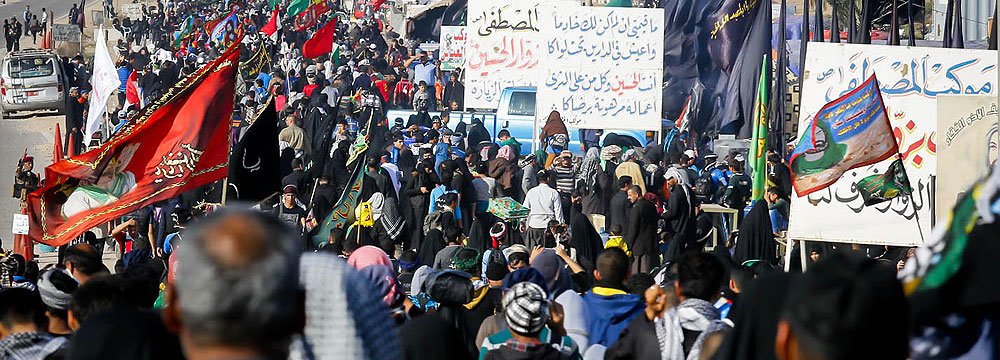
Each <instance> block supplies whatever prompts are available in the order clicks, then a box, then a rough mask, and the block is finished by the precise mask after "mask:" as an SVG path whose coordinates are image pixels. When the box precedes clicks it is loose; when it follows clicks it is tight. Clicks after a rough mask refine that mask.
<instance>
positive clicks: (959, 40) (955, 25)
mask: <svg viewBox="0 0 1000 360" xmlns="http://www.w3.org/2000/svg"><path fill="white" fill-rule="evenodd" d="M951 16H952V17H951V21H952V24H951V32H952V35H951V47H953V48H956V49H965V35H964V34H963V33H962V22H963V21H964V20H963V19H962V2H961V1H959V0H956V1H955V11H954V13H953V14H951Z"/></svg>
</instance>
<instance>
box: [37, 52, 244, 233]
mask: <svg viewBox="0 0 1000 360" xmlns="http://www.w3.org/2000/svg"><path fill="white" fill-rule="evenodd" d="M239 38H242V36H239ZM236 43H237V44H239V43H240V39H237V41H236ZM238 61H239V47H238V46H233V47H231V48H229V49H228V50H227V51H226V52H225V53H224V54H223V55H222V56H221V57H219V59H217V60H215V61H212V62H211V63H209V64H207V65H206V66H204V67H202V68H201V69H199V70H198V71H197V72H196V73H194V74H192V75H191V76H189V77H187V78H185V79H184V80H182V81H181V82H180V83H178V84H177V85H175V86H174V87H173V88H171V89H169V90H168V91H167V92H166V93H165V94H164V95H163V96H162V97H160V98H159V99H157V100H156V102H154V103H152V104H149V105H150V106H147V107H146V108H144V109H143V110H142V111H141V112H140V113H139V115H138V116H137V117H136V118H135V119H132V120H130V121H129V122H128V123H127V124H126V125H125V126H124V127H123V128H122V129H121V130H120V131H118V132H117V133H116V134H115V135H114V136H113V137H112V138H111V139H109V140H108V142H106V143H104V144H103V145H101V147H100V148H97V149H94V150H91V151H88V152H86V153H83V154H80V155H78V156H75V157H72V158H70V159H67V160H63V161H60V162H57V163H55V164H52V165H49V166H48V167H46V168H45V179H46V185H45V187H43V188H41V189H39V190H37V191H35V192H33V193H31V194H30V195H29V197H28V203H29V209H28V216H29V219H30V220H31V224H30V230H29V237H31V239H32V240H34V241H37V242H41V243H43V244H48V245H51V246H59V245H63V244H66V243H68V242H69V241H70V240H72V239H73V238H75V237H77V236H78V235H80V234H82V233H83V232H85V231H87V230H89V229H91V228H93V227H95V226H98V225H101V224H104V223H107V222H109V221H111V220H114V219H116V218H119V217H121V216H124V215H126V214H128V213H130V212H132V211H135V210H137V209H140V208H142V207H144V206H147V205H150V204H153V203H155V202H158V201H161V200H166V199H169V198H172V197H175V196H178V195H179V194H181V193H183V192H185V191H188V190H191V189H194V188H196V187H199V186H201V185H204V184H207V183H211V182H214V181H217V180H219V179H222V178H224V177H226V174H227V172H228V163H229V135H230V127H229V120H230V118H231V117H232V113H233V97H234V92H235V91H234V90H235V84H236V72H237V71H236V65H237V64H238Z"/></svg>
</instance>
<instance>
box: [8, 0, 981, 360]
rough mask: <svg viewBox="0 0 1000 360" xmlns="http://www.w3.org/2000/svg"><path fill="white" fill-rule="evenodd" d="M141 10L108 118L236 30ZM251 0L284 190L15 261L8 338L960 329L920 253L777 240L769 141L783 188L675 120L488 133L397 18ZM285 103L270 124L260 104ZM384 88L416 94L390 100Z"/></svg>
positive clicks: (364, 352)
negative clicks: (920, 289) (192, 27)
mask: <svg viewBox="0 0 1000 360" xmlns="http://www.w3.org/2000/svg"><path fill="white" fill-rule="evenodd" d="M144 11H145V14H144V19H142V20H140V19H128V18H125V19H124V20H123V21H121V22H118V21H117V20H116V22H115V23H116V26H117V27H118V28H119V29H121V30H122V32H123V33H125V34H127V36H125V38H124V39H122V40H121V41H120V42H119V43H118V46H117V50H118V52H119V54H121V55H120V58H119V59H118V69H119V71H118V74H119V77H120V78H121V80H122V87H121V88H120V89H119V102H118V106H117V109H116V110H115V111H112V112H111V113H110V118H111V121H110V124H112V125H114V126H116V127H117V126H120V124H121V123H123V122H124V121H127V119H129V118H130V117H131V116H134V115H135V113H136V112H137V111H138V104H131V103H130V101H129V100H128V99H126V98H125V92H126V86H127V85H126V84H128V83H129V81H133V82H134V83H135V84H136V85H137V87H138V88H139V89H140V90H141V97H142V98H143V100H142V101H141V102H142V103H151V102H152V100H153V99H155V98H156V97H158V96H159V95H160V94H163V93H164V92H166V91H167V90H168V89H170V88H171V87H172V86H174V84H176V83H177V82H178V81H179V79H182V78H183V77H185V76H187V75H189V74H191V73H193V72H194V71H195V70H196V69H197V68H198V67H199V66H200V65H203V64H205V63H206V62H208V61H210V60H211V59H213V58H215V57H217V56H218V55H219V54H220V53H221V52H222V51H223V50H224V47H225V46H228V45H229V44H232V43H233V42H234V41H235V40H236V39H238V37H237V34H236V32H235V31H233V32H229V33H224V34H223V35H222V36H221V37H218V38H214V37H213V36H214V34H212V33H210V32H209V31H202V32H198V31H195V32H193V34H192V35H190V36H187V37H186V38H183V39H175V38H174V33H175V31H178V30H179V29H178V26H179V25H180V24H181V23H182V22H183V21H182V20H184V19H187V18H189V17H193V18H195V19H196V20H195V23H203V22H206V21H208V20H211V19H216V18H222V17H225V16H226V15H227V14H229V13H230V9H228V8H223V7H222V4H221V3H219V4H205V3H202V2H170V3H161V6H157V7H155V8H149V9H146V10H144ZM238 13H239V14H240V17H239V25H240V28H242V29H243V30H244V37H243V38H242V39H243V40H242V43H241V44H237V45H236V46H240V47H241V49H242V50H244V51H243V52H242V55H241V60H246V61H248V62H250V61H251V59H252V58H254V57H255V54H265V55H266V56H264V57H263V58H264V59H267V60H266V61H262V62H260V63H258V64H256V65H252V66H247V67H246V70H243V69H244V67H243V66H241V74H240V79H239V82H238V85H237V94H238V99H237V106H236V107H237V108H236V109H235V113H234V116H233V124H232V125H233V133H234V134H235V135H236V136H234V139H233V141H234V142H236V141H238V140H239V138H240V136H241V135H245V134H246V133H247V131H249V130H248V129H249V128H250V127H251V126H252V124H254V123H255V122H256V121H269V120H271V121H276V122H277V123H278V124H277V125H278V126H279V127H280V132H279V133H278V135H277V140H278V141H277V143H278V144H279V145H278V147H279V148H277V149H274V151H279V152H280V169H279V170H278V171H279V172H280V175H281V186H280V189H277V190H279V191H278V193H277V194H276V196H274V197H270V198H267V199H262V201H260V202H257V203H256V204H247V207H246V208H244V207H242V206H241V205H233V204H236V203H238V201H236V200H233V199H237V200H238V199H240V192H241V189H240V187H239V186H243V185H245V184H237V185H238V186H235V185H234V186H230V188H229V189H226V191H229V194H228V196H229V197H230V200H229V201H228V202H229V206H228V207H217V206H212V205H211V204H213V203H218V202H220V201H221V199H220V198H221V193H223V192H224V190H223V187H224V186H226V185H224V184H223V183H218V184H213V185H208V186H205V187H204V188H203V189H201V190H199V191H195V192H192V193H190V194H185V195H184V196H182V197H181V198H178V199H174V200H170V201H166V202H162V203H159V204H156V205H153V206H150V207H147V208H144V209H142V210H139V211H136V212H135V213H133V214H131V215H129V216H127V217H126V218H124V219H122V220H121V221H120V222H118V223H117V225H116V226H114V227H113V228H112V229H110V231H107V232H101V231H90V232H87V234H85V235H84V236H83V237H82V238H81V239H80V241H75V242H74V243H73V244H71V245H68V246H65V247H63V248H61V249H60V250H59V251H60V256H59V258H60V262H59V264H58V265H57V266H55V267H52V268H48V269H39V268H38V266H37V265H38V264H37V263H35V262H33V261H25V259H24V258H23V257H21V256H20V255H16V254H15V255H10V256H7V257H5V258H4V260H3V262H2V266H0V270H2V271H3V275H4V276H3V277H2V280H3V282H4V283H3V287H4V288H5V289H4V290H2V291H0V358H4V359H63V358H68V359H180V358H188V359H287V358H291V359H359V358H366V359H473V358H478V359H601V358H604V359H746V358H752V359H868V358H870V359H903V358H907V357H910V358H934V357H932V356H931V355H927V357H922V356H923V355H924V354H940V352H938V353H934V352H932V351H929V350H927V349H929V348H930V347H927V346H930V345H927V344H933V345H941V344H943V343H945V341H944V340H941V339H943V338H944V337H942V338H933V339H931V340H928V341H927V342H916V341H914V340H913V338H916V337H919V336H917V330H915V329H917V328H918V327H917V324H915V323H914V322H915V320H914V317H913V312H911V311H910V306H912V305H911V304H910V303H909V302H908V300H909V299H908V298H906V297H904V292H903V288H902V286H901V285H900V282H899V281H898V280H897V275H896V273H897V271H898V269H900V268H901V267H902V265H903V264H904V263H905V261H906V260H907V258H908V257H911V256H913V249H905V248H902V249H899V248H889V247H859V246H854V247H846V248H845V247H840V248H838V247H836V246H833V245H819V246H813V247H811V248H809V249H798V248H795V249H794V250H793V251H794V252H795V253H796V254H797V253H798V252H800V251H806V252H807V257H806V258H807V261H808V262H809V264H801V263H800V262H799V261H798V258H799V257H798V256H791V257H790V259H792V261H791V262H792V263H791V264H784V260H782V259H781V257H780V256H779V254H777V248H778V246H777V245H778V244H777V242H776V241H775V239H776V238H780V237H782V236H783V232H784V231H785V230H786V228H787V224H788V217H789V213H788V211H789V210H788V209H789V205H788V201H789V200H788V199H789V196H791V177H790V174H789V172H788V167H787V166H786V165H785V164H784V160H783V159H782V158H781V156H779V155H778V154H777V153H773V152H772V153H769V154H768V157H767V160H768V166H767V169H755V171H767V172H768V176H767V182H768V186H767V189H766V194H765V195H764V196H763V200H761V201H756V202H752V201H751V191H752V187H753V185H754V184H752V181H751V178H750V177H749V176H748V175H747V166H748V164H747V159H746V158H745V156H744V155H743V154H741V153H739V152H732V153H726V154H719V155H716V154H711V153H708V152H709V151H707V150H704V149H700V150H693V149H695V148H698V147H699V146H698V144H696V143H695V141H694V139H690V138H689V137H688V134H687V133H686V132H683V131H679V129H673V130H671V131H669V132H667V133H666V136H665V138H664V139H663V141H656V140H657V139H648V140H650V141H649V145H648V146H645V147H643V146H640V144H639V143H637V142H636V141H634V139H627V138H622V137H615V136H610V135H609V136H603V134H602V131H601V130H580V134H579V137H580V140H581V141H580V143H581V148H580V149H579V152H576V151H575V150H577V149H571V148H570V142H569V139H570V136H569V135H570V133H569V130H568V129H567V127H566V125H565V124H564V123H563V121H562V119H561V116H560V114H559V113H558V112H552V113H551V114H549V116H548V118H547V121H546V122H545V124H544V126H543V127H542V128H541V131H540V133H539V134H537V135H538V139H535V141H537V142H538V143H540V144H542V146H539V147H540V149H539V150H537V151H535V152H530V151H528V149H525V148H522V145H521V143H520V142H519V139H516V138H514V137H511V134H510V133H509V132H507V131H506V130H502V131H499V132H498V133H496V134H495V137H494V135H493V134H491V133H490V131H489V130H488V129H486V127H485V126H484V125H483V123H482V122H481V121H480V120H472V121H469V122H466V121H459V119H458V116H456V115H458V114H459V113H460V111H461V110H462V109H463V108H464V104H463V93H464V87H463V84H462V78H463V76H462V73H461V71H460V70H455V71H451V72H443V71H441V70H440V68H439V64H438V63H437V62H436V61H435V60H434V59H433V56H432V54H429V53H427V52H425V51H421V50H419V49H418V48H417V43H418V42H417V41H416V39H409V38H403V37H401V36H399V34H397V33H396V32H394V31H393V29H392V27H391V26H388V25H385V24H383V23H382V22H380V21H373V20H370V19H369V20H363V21H359V22H356V23H351V24H347V23H343V24H339V29H338V31H337V34H338V35H337V43H336V44H335V45H334V50H333V51H332V53H331V54H328V55H322V56H320V57H318V58H314V59H309V58H305V57H303V55H302V51H301V49H302V46H303V43H304V42H305V41H306V40H307V39H309V37H310V36H311V34H312V31H313V30H315V29H317V28H319V27H321V26H322V24H324V23H325V22H326V21H328V18H329V17H331V16H332V14H333V12H331V13H330V15H329V16H327V15H324V16H322V17H321V19H320V20H321V21H319V22H318V24H315V25H312V26H308V30H303V31H296V30H294V28H295V27H296V26H297V25H298V24H296V23H294V22H293V21H291V20H290V19H283V21H284V22H285V24H283V27H282V28H283V30H281V31H279V32H278V35H277V36H275V37H274V38H271V37H269V36H267V35H266V34H262V33H259V30H260V29H261V28H262V27H263V26H265V24H266V23H267V22H268V20H269V18H270V17H271V14H272V13H271V10H270V8H269V7H268V2H267V1H253V2H251V3H250V4H247V5H243V7H242V8H240V11H239V12H238ZM64 66H66V67H67V69H70V70H72V71H68V72H67V73H68V74H70V75H71V77H72V80H71V81H73V83H74V89H73V90H72V91H71V93H72V94H73V96H74V98H75V100H74V101H75V102H76V103H77V104H76V105H79V106H76V105H74V106H72V107H71V109H70V111H68V112H67V119H66V129H67V135H73V136H67V137H66V141H67V145H66V146H67V150H69V149H68V148H69V147H71V146H72V147H75V148H74V150H75V151H82V150H84V149H85V148H87V147H90V146H95V145H96V143H97V142H98V141H97V139H82V138H81V136H80V128H82V124H83V123H84V120H83V119H85V118H86V114H85V111H86V109H87V106H86V105H85V104H86V101H87V95H86V93H87V90H88V87H89V85H88V83H87V81H88V72H87V71H88V70H87V68H86V65H85V64H83V59H82V58H80V57H77V58H74V59H73V60H72V61H71V62H68V63H66V64H65V65H64ZM133 77H134V79H130V78H133ZM272 107H273V111H274V112H276V114H277V115H276V119H273V120H272V119H267V118H266V117H264V116H263V115H262V114H265V113H267V112H269V111H271V109H272ZM389 109H407V110H412V112H413V113H414V114H413V115H410V116H408V117H407V118H406V119H404V118H392V119H390V118H387V117H386V112H387V110H389ZM432 112H433V113H434V114H437V115H435V116H431V113H432ZM114 130H115V129H109V132H111V133H113V132H114ZM98 136H100V135H98ZM520 140H525V139H520ZM71 141H72V142H75V143H71ZM248 146H253V144H249V145H248ZM359 146H360V147H362V148H364V147H365V146H366V151H364V150H363V151H362V152H359V151H358V147H359ZM359 153H360V154H362V155H361V156H359V157H358V158H357V159H355V156H356V155H358V154H359ZM578 154H583V155H582V156H579V155H578ZM32 162H33V161H31V160H30V159H29V160H27V161H24V162H23V163H24V165H21V166H19V172H18V176H19V179H21V178H22V177H23V181H22V182H21V183H19V184H22V189H21V191H20V193H17V194H15V197H23V195H24V193H25V191H30V187H31V186H35V187H37V183H38V179H37V176H35V177H34V178H32V177H31V176H30V174H32V172H31V167H30V166H29V165H27V164H30V163H32ZM355 167H358V168H359V170H358V171H361V176H360V177H359V178H360V179H361V180H360V183H361V184H362V186H361V188H360V190H358V191H356V192H357V194H356V200H357V206H352V207H351V208H350V209H348V213H349V214H346V215H345V214H341V215H339V216H342V217H345V218H346V223H345V225H344V226H340V227H333V228H330V227H328V226H325V223H327V222H328V219H330V218H331V217H333V215H338V214H333V215H331V214H332V213H334V212H337V211H339V210H338V206H341V205H342V203H343V201H344V200H345V199H346V197H347V196H346V195H347V194H349V193H352V192H353V191H355V190H356V189H353V185H354V183H355V174H358V173H357V172H354V171H353V169H354V168H355ZM32 184H33V185H32ZM230 185H233V184H230ZM25 189H27V190H25ZM255 200H260V199H255ZM244 201H245V199H244ZM709 204H712V205H721V206H723V207H726V208H730V209H737V210H738V215H737V219H736V220H737V221H736V223H738V224H739V226H738V228H733V227H735V225H734V223H733V220H734V219H730V218H727V217H723V216H719V215H717V214H713V213H710V212H707V211H703V209H704V208H707V206H708V205H709ZM250 205H253V207H250ZM746 208H749V211H744V209H746ZM744 213H745V215H744ZM601 219H603V222H602V221H601ZM595 225H596V226H595ZM327 233H328V235H327ZM730 233H734V234H738V235H733V236H727V235H726V234H730ZM317 239H318V240H317ZM106 246H109V247H113V248H114V250H113V251H115V252H116V253H117V254H118V255H119V260H118V261H117V263H116V264H115V266H114V269H108V268H107V267H106V266H105V265H104V264H103V263H102V254H103V253H104V251H105V249H104V248H105V247H106ZM109 251H111V250H110V249H109ZM803 265H808V266H807V267H808V271H807V272H805V273H804V274H803V273H800V271H795V270H800V269H802V267H803ZM782 266H787V267H788V268H790V269H792V270H793V271H791V272H784V271H782V270H781V267H782ZM925 315H926V314H925ZM990 316H992V314H989V313H988V314H987V316H985V317H986V318H990ZM979 324H982V323H979ZM920 329H925V328H920ZM966 330H968V329H966ZM973 330H979V329H973ZM924 331H925V332H924V333H921V334H919V335H921V336H924V337H927V336H926V335H927V333H926V330H924ZM984 333H988V334H992V335H984V337H983V338H982V339H978V340H977V339H976V338H974V339H972V340H973V341H972V342H971V343H976V344H981V343H984V342H985V343H988V344H990V345H987V347H984V348H981V349H980V351H983V352H981V353H978V354H996V352H994V349H995V348H996V346H997V344H998V342H997V341H996V336H995V334H996V331H995V329H994V330H993V332H992V333H989V332H988V331H985V332H984ZM990 336H992V338H991V337H990ZM934 339H937V340H938V341H934ZM914 344H923V345H926V346H925V347H918V346H916V345H914ZM949 344H950V343H949ZM950 345H954V344H950ZM941 346H943V345H941ZM990 346H992V347H990ZM940 348H941V347H940V346H939V349H940ZM987 356H988V355H987ZM973 358H976V357H973Z"/></svg>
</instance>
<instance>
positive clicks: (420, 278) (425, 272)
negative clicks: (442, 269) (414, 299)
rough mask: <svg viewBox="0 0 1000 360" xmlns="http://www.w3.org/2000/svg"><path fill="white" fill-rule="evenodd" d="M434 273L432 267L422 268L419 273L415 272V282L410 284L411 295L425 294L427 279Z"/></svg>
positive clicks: (425, 266) (418, 270)
mask: <svg viewBox="0 0 1000 360" xmlns="http://www.w3.org/2000/svg"><path fill="white" fill-rule="evenodd" d="M433 273H434V269H433V268H431V267H430V266H427V265H424V266H421V267H420V268H419V269H417V271H414V272H413V281H411V282H410V292H412V294H411V295H416V294H419V293H422V292H424V290H426V289H424V282H425V281H426V280H427V277H428V276H430V275H431V274H433Z"/></svg>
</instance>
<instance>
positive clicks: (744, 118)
mask: <svg viewBox="0 0 1000 360" xmlns="http://www.w3.org/2000/svg"><path fill="white" fill-rule="evenodd" d="M726 2H727V3H729V2H740V1H726ZM755 5H756V9H753V10H752V12H750V11H748V13H750V14H752V15H753V16H754V17H753V22H752V23H751V24H750V26H749V27H748V29H747V30H746V31H745V32H743V34H745V36H744V39H743V41H742V42H740V43H734V45H736V46H737V47H736V48H735V49H732V50H731V51H734V52H735V51H738V52H739V53H738V55H737V56H736V61H735V62H734V63H733V67H732V71H730V72H729V73H728V81H727V86H726V91H725V92H724V93H723V94H725V95H724V97H725V106H724V109H725V113H724V114H723V116H722V121H721V125H722V126H721V127H720V129H721V130H722V131H723V132H724V133H736V134H737V136H738V137H741V138H743V137H749V136H750V134H751V129H752V128H753V126H752V125H753V121H751V120H752V119H753V109H754V106H755V105H754V104H755V103H754V98H755V97H756V96H757V91H758V86H757V82H758V81H760V68H761V66H760V62H761V59H763V58H764V54H770V53H771V8H770V6H771V3H770V2H768V1H757V2H756V4H755ZM709 45H710V46H711V43H709ZM740 45H742V46H740Z"/></svg>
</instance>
